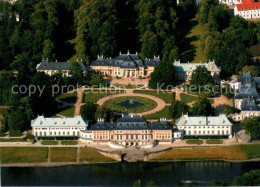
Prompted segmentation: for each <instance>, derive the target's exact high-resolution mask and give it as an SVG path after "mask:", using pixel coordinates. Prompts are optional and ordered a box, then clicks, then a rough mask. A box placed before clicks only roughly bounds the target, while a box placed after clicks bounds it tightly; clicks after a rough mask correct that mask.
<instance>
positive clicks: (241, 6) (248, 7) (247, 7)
mask: <svg viewBox="0 0 260 187" xmlns="http://www.w3.org/2000/svg"><path fill="white" fill-rule="evenodd" d="M243 1H244V0H243ZM246 1H250V0H246ZM258 9H260V2H256V3H243V4H237V10H238V11H246V10H258Z"/></svg>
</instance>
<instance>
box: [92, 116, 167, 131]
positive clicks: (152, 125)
mask: <svg viewBox="0 0 260 187" xmlns="http://www.w3.org/2000/svg"><path fill="white" fill-rule="evenodd" d="M88 130H172V126H171V125H169V124H168V123H167V122H166V120H165V119H161V120H160V121H159V122H147V121H146V120H145V119H144V118H142V117H141V116H123V117H122V118H119V119H118V120H117V121H116V122H104V121H102V120H101V121H98V122H97V123H96V124H94V125H91V127H90V129H88Z"/></svg>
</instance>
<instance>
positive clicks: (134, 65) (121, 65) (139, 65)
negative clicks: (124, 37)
mask: <svg viewBox="0 0 260 187" xmlns="http://www.w3.org/2000/svg"><path fill="white" fill-rule="evenodd" d="M159 62H160V57H159V56H158V57H156V56H154V58H153V59H147V58H146V59H142V58H140V57H139V56H138V53H136V54H130V52H129V51H128V52H127V54H121V52H120V53H119V56H117V57H115V58H104V57H103V56H98V58H97V59H96V60H95V61H93V62H92V63H91V65H90V67H91V68H92V69H93V70H94V71H95V72H96V73H99V74H101V75H107V76H111V77H120V78H121V77H148V76H150V75H151V73H152V72H153V71H154V68H155V66H156V65H157V64H158V63H159Z"/></svg>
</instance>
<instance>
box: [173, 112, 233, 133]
mask: <svg viewBox="0 0 260 187" xmlns="http://www.w3.org/2000/svg"><path fill="white" fill-rule="evenodd" d="M232 125H233V124H232V123H231V122H230V121H229V120H228V118H227V117H226V116H225V115H220V116H212V117H211V116H210V117H206V116H203V117H190V116H188V115H183V116H181V117H180V118H179V119H178V120H176V126H177V128H178V129H179V130H184V131H185V134H186V136H223V135H224V136H225V135H226V136H230V135H232Z"/></svg>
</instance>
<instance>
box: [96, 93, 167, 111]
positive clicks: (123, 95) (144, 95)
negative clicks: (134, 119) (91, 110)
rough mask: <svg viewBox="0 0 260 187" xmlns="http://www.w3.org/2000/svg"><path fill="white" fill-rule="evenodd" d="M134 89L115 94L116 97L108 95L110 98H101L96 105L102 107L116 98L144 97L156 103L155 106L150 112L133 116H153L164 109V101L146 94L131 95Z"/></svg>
mask: <svg viewBox="0 0 260 187" xmlns="http://www.w3.org/2000/svg"><path fill="white" fill-rule="evenodd" d="M133 91H134V89H126V92H125V93H124V94H117V95H110V96H107V97H103V98H101V99H99V100H98V101H97V104H98V105H103V104H104V103H105V102H106V101H108V100H110V99H113V98H117V97H127V96H131V97H144V98H148V99H151V100H153V101H155V102H156V103H157V106H156V107H155V108H154V109H152V110H150V111H147V112H143V113H134V114H133V115H141V114H142V115H149V114H153V113H156V112H158V111H160V110H162V109H164V107H165V106H166V103H165V101H164V100H162V99H161V98H159V97H155V96H152V95H147V94H137V93H133Z"/></svg>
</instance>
